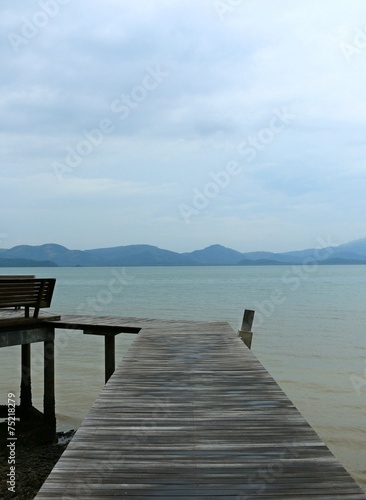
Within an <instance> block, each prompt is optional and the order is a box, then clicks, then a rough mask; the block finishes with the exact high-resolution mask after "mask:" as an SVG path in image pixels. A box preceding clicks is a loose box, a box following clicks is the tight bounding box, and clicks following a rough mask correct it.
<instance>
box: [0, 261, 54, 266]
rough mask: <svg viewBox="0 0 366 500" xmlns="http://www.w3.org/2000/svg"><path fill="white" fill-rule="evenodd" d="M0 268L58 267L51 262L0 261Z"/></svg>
mask: <svg viewBox="0 0 366 500" xmlns="http://www.w3.org/2000/svg"><path fill="white" fill-rule="evenodd" d="M0 267H57V264H55V263H54V262H51V261H49V260H30V259H0Z"/></svg>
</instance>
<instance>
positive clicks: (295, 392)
mask: <svg viewBox="0 0 366 500" xmlns="http://www.w3.org/2000/svg"><path fill="white" fill-rule="evenodd" d="M19 272H21V274H36V275H37V276H39V277H56V278H57V284H56V290H55V295H54V300H53V305H52V309H51V311H53V312H60V313H80V314H84V313H88V314H95V315H117V316H138V317H151V318H166V319H169V318H174V319H193V320H220V321H228V322H229V323H230V324H231V325H232V327H233V328H234V329H235V330H237V329H238V327H239V326H240V324H241V319H242V315H243V311H244V309H245V308H246V309H254V310H255V311H256V316H255V321H254V326H253V331H254V339H253V345H252V350H253V352H254V354H255V355H256V356H257V357H258V359H259V360H260V361H261V362H262V363H263V365H264V366H265V367H266V368H267V370H268V371H269V372H270V373H271V374H272V375H273V377H274V378H275V379H276V381H277V382H278V383H279V384H280V386H281V387H282V388H283V390H284V391H285V392H286V393H287V395H288V396H289V397H290V398H291V400H292V401H293V402H294V403H295V405H296V406H297V407H298V409H299V410H300V411H301V412H302V414H303V415H304V416H305V417H306V419H307V420H308V421H309V423H310V424H311V425H312V426H313V427H314V429H315V430H316V431H317V432H318V434H319V435H320V437H321V438H322V439H323V441H324V442H325V443H326V444H327V445H328V446H329V448H330V449H331V450H332V451H333V453H334V454H335V455H336V456H337V457H338V459H339V460H340V461H341V462H342V463H343V465H344V466H345V467H346V468H347V469H348V470H349V472H350V473H351V474H352V475H353V476H354V477H355V479H356V480H357V481H358V482H359V483H360V484H361V485H362V486H363V487H364V488H365V489H366V308H365V305H366V266H316V265H314V266H313V265H310V264H309V265H306V266H273V267H272V266H269V267H138V268H134V267H131V268H105V267H104V268H52V269H44V268H39V269H34V268H32V269H24V268H23V269H21V270H19V269H2V270H1V274H16V273H19ZM56 336H57V346H56V348H57V359H56V361H57V365H56V381H57V385H56V391H57V394H56V397H57V402H56V405H57V418H58V428H59V430H68V429H71V428H75V427H77V426H78V425H79V424H80V422H81V420H82V419H83V418H84V416H85V415H86V413H87V411H88V409H89V408H90V406H91V405H92V403H93V401H94V400H95V398H96V396H97V395H98V393H99V391H100V390H101V388H102V386H103V381H104V344H103V338H100V337H94V336H84V335H83V334H82V333H80V332H70V331H63V330H59V331H58V332H57V335H56ZM133 339H134V336H133V335H127V334H124V335H123V334H122V335H119V336H118V337H117V341H116V344H117V357H118V358H121V357H122V356H123V354H124V352H126V350H127V349H128V346H129V345H130V344H131V342H132V341H133ZM32 352H33V359H32V361H33V373H32V376H33V402H34V404H35V406H37V407H39V408H40V409H41V408H42V395H43V394H42V380H43V378H42V363H41V357H42V346H41V345H39V344H38V345H34V347H33V349H32ZM19 360H20V350H19V348H17V347H15V348H4V349H0V363H1V365H0V374H1V379H0V380H1V381H0V388H1V399H2V402H1V403H2V404H5V401H6V394H7V393H8V392H14V393H16V394H17V395H19V381H20V374H19Z"/></svg>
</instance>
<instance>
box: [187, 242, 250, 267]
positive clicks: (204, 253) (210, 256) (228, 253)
mask: <svg viewBox="0 0 366 500" xmlns="http://www.w3.org/2000/svg"><path fill="white" fill-rule="evenodd" d="M183 255H185V256H186V257H187V258H188V259H190V260H191V261H192V262H193V261H194V263H195V264H200V265H213V266H215V265H221V264H223V263H225V265H230V264H237V263H238V262H239V261H240V260H241V259H242V258H243V254H242V253H240V252H237V251H236V250H232V249H231V248H226V247H223V246H221V245H211V246H209V247H207V248H204V249H203V250H194V252H190V253H185V254H183Z"/></svg>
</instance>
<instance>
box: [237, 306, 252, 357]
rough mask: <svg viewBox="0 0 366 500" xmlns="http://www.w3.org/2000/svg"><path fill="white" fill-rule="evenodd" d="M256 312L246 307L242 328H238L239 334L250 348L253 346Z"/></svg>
mask: <svg viewBox="0 0 366 500" xmlns="http://www.w3.org/2000/svg"><path fill="white" fill-rule="evenodd" d="M254 314H255V311H252V310H250V309H245V311H244V316H243V321H242V324H241V328H240V330H238V336H239V337H240V338H241V340H242V341H243V342H244V344H245V345H246V346H247V347H248V349H250V348H251V346H252V339H253V332H252V325H253V320H254Z"/></svg>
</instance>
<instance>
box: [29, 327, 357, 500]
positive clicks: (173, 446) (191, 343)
mask: <svg viewBox="0 0 366 500" xmlns="http://www.w3.org/2000/svg"><path fill="white" fill-rule="evenodd" d="M63 318H64V317H63ZM74 319H75V318H74ZM75 321H76V322H77V318H76V319H75ZM79 322H80V321H79ZM66 323H67V321H66ZM66 323H65V325H64V326H66ZM70 323H72V321H71V320H70ZM120 324H124V325H130V326H132V327H136V328H141V331H140V333H139V334H138V335H137V336H136V339H135V341H134V342H133V344H132V346H131V347H130V349H129V351H128V353H127V355H126V356H125V357H124V359H123V360H122V362H121V363H120V365H119V366H118V368H117V369H116V371H115V373H114V375H113V376H112V377H111V378H110V379H109V381H108V383H107V384H106V386H105V387H104V389H103V390H102V392H101V394H100V395H99V397H98V399H97V400H96V402H95V403H94V405H93V407H92V408H91V410H90V412H89V414H88V416H87V417H86V418H85V420H84V422H83V423H82V425H81V427H80V428H79V429H78V431H77V433H76V434H75V436H74V438H73V440H72V441H71V443H70V444H69V446H68V448H67V450H66V451H65V453H64V455H63V456H62V457H61V459H60V461H59V462H58V464H57V465H56V467H55V468H54V470H53V471H52V473H51V475H50V476H49V478H48V479H47V481H46V482H45V484H44V485H43V487H42V489H41V490H40V492H39V494H38V496H37V497H36V498H38V499H53V498H55V499H56V498H57V499H61V498H63V499H71V498H75V499H76V498H78V499H79V498H85V499H91V498H98V499H104V498H108V497H115V498H129V497H131V498H135V499H136V498H141V499H145V498H151V499H158V498H161V499H165V500H168V499H175V498H177V499H205V500H208V499H215V498H221V499H235V500H247V499H252V498H263V499H281V500H283V499H285V500H290V499H304V500H305V499H319V500H320V499H322V500H324V499H332V500H335V499H343V500H351V499H359V500H361V499H364V500H365V499H366V495H365V493H363V491H362V490H361V489H360V488H359V486H358V485H357V484H356V483H355V482H354V480H353V479H352V478H351V476H350V475H349V474H348V473H347V472H346V470H345V469H344V468H343V467H342V465H341V464H340V463H339V462H338V460H337V459H336V458H335V457H334V456H333V455H332V453H331V452H330V451H329V449H328V448H327V447H326V446H325V445H324V443H322V442H321V440H320V439H319V437H318V436H317V434H316V433H315V432H314V431H313V429H312V428H311V427H310V426H309V424H308V423H307V422H306V421H305V420H304V418H303V417H302V416H301V414H300V413H299V412H298V410H297V409H296V408H295V407H294V405H293V404H292V402H291V401H290V400H289V399H288V398H287V397H286V395H285V394H284V392H283V391H282V390H281V389H280V387H279V386H278V385H277V383H276V382H275V381H274V380H273V378H272V377H271V376H270V375H269V374H268V372H267V371H266V370H265V369H264V367H263V366H262V365H261V364H260V363H259V362H258V360H257V359H256V358H255V356H254V355H253V354H252V352H251V351H250V350H249V349H248V348H247V347H246V346H245V345H244V343H243V342H242V341H241V340H240V338H239V337H237V336H236V334H235V333H234V332H233V330H232V329H231V327H230V326H229V325H228V324H227V323H217V322H215V323H200V322H187V321H179V322H177V321H160V320H144V319H136V318H123V322H122V323H121V322H120ZM52 325H53V326H54V327H60V323H58V322H57V321H55V322H50V326H52ZM57 325H58V326H57ZM79 326H80V325H79ZM91 326H93V325H91Z"/></svg>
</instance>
